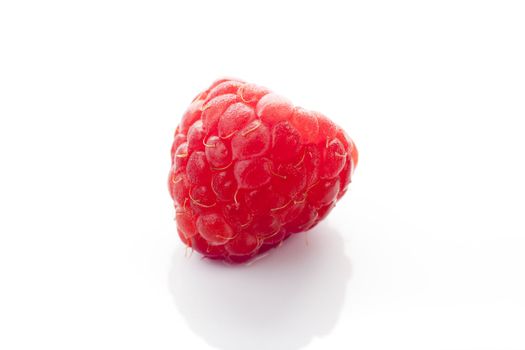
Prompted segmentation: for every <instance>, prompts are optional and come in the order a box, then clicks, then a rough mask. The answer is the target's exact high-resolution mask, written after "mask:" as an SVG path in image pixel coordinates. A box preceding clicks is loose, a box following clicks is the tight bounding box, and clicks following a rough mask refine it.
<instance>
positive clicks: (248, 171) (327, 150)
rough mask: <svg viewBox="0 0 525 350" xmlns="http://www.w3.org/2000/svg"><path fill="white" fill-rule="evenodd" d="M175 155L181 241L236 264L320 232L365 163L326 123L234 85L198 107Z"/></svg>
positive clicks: (223, 84)
mask: <svg viewBox="0 0 525 350" xmlns="http://www.w3.org/2000/svg"><path fill="white" fill-rule="evenodd" d="M171 156H172V157H171V159H172V166H171V170H170V174H169V189H170V193H171V196H172V198H173V200H174V202H175V208H176V221H177V229H178V232H179V236H180V238H181V240H182V241H183V242H184V243H185V244H186V245H188V246H190V247H192V248H193V249H195V250H197V251H198V252H200V253H201V254H203V255H204V256H206V257H209V258H213V259H225V260H227V261H230V262H242V261H246V260H248V259H250V258H252V257H254V256H255V255H257V254H260V253H262V252H265V251H267V250H268V249H271V248H273V247H275V246H277V245H279V244H280V243H281V242H282V241H283V240H285V239H286V238H288V237H289V236H290V235H291V234H292V233H297V232H302V231H306V230H309V229H310V228H312V227H313V226H315V225H316V224H317V223H318V222H319V221H321V220H322V219H324V218H325V217H326V216H327V215H328V213H329V212H330V211H331V210H332V208H333V207H334V206H335V203H336V202H337V201H338V200H339V199H340V198H341V197H342V196H343V194H344V193H345V192H346V190H347V187H348V184H349V183H350V178H351V175H352V173H353V171H354V168H355V166H356V164H357V149H356V147H355V145H354V143H353V142H352V140H351V139H350V138H349V137H348V136H347V135H346V133H345V132H344V131H343V130H342V129H341V128H339V127H338V126H336V125H335V124H334V123H333V122H332V121H330V120H329V119H327V118H326V117H325V116H324V115H322V114H320V113H318V112H312V111H307V110H305V109H302V108H300V107H294V106H293V105H292V104H291V103H290V101H288V100H287V99H285V98H283V97H281V96H279V95H276V94H274V93H271V92H270V91H269V90H267V89H266V88H263V87H260V86H257V85H254V84H248V83H244V82H242V81H239V80H230V79H222V80H218V81H216V82H215V83H213V84H212V85H211V86H210V87H209V88H208V89H207V90H206V91H204V92H202V93H200V94H199V95H198V96H197V97H196V98H195V99H194V100H193V102H192V103H191V104H190V106H189V108H188V110H187V111H186V113H185V114H184V116H183V117H182V120H181V122H180V124H179V126H178V127H177V129H176V131H175V140H174V142H173V147H172V151H171Z"/></svg>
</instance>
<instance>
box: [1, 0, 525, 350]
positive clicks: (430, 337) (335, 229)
mask: <svg viewBox="0 0 525 350" xmlns="http://www.w3.org/2000/svg"><path fill="white" fill-rule="evenodd" d="M524 19H525V8H524V3H523V2H522V1H502V0H498V1H458V0H453V1H448V0H445V1H406V0H405V1H358V2H356V1H348V2H347V1H340V2H330V1H322V2H315V3H313V2H308V1H297V2H291V1H261V2H248V1H238V2H230V1H206V2H205V1H180V2H176V1H165V2H159V1H107V0H104V1H83V2H80V1H9V0H7V1H5V0H4V1H2V2H1V3H0V164H1V170H0V348H1V349H6V350H8V349H9V350H14V349H58V350H61V349H68V350H69V349H112V350H113V349H128V350H132V349H222V350H230V349H231V350H241V349H243V350H244V349H255V350H260V349H277V350H279V349H283V350H284V349H286V350H296V349H299V348H304V349H358V350H360V349H403V350H411V349H414V350H415V349H418V350H420V349H427V350H432V349H450V350H456V349H498V350H502V349H525V281H524V276H525V273H524V269H525V223H524V209H525V203H524V202H525V200H524V198H525V185H524V183H525V181H524V180H525V167H524V156H523V152H524V150H525V138H524V135H525V128H524V126H523V120H524V118H525V20H524ZM224 75H227V76H236V77H239V78H242V79H245V80H247V81H250V82H255V83H258V84H261V85H265V86H268V87H269V88H271V89H273V90H274V91H276V92H279V93H282V94H283V95H285V96H287V97H289V98H290V99H292V100H293V101H294V102H295V103H296V104H298V105H301V106H304V107H306V108H310V109H316V110H320V111H322V112H324V113H325V114H326V115H328V116H330V117H331V118H332V119H333V120H334V121H336V122H337V123H338V124H340V125H341V126H342V127H344V128H345V129H346V130H347V131H348V133H349V134H350V135H351V136H352V137H353V138H354V140H355V142H356V143H357V146H358V148H359V150H360V156H361V157H360V164H359V165H358V168H357V172H356V174H355V177H354V181H353V184H352V188H351V191H350V192H349V193H348V195H347V196H345V198H344V199H343V200H342V201H341V202H340V203H339V205H338V207H337V208H336V209H335V210H334V211H333V212H332V214H331V215H330V216H329V218H328V219H327V220H326V221H325V222H323V223H322V224H321V225H319V226H318V228H316V229H314V230H313V231H312V232H310V233H308V234H307V235H306V236H305V235H298V236H296V237H295V239H292V240H290V241H289V242H288V243H287V244H286V245H285V246H283V247H282V248H281V249H279V250H277V251H274V252H273V253H272V254H271V255H270V256H269V257H267V258H265V259H264V260H261V261H259V262H257V263H255V264H253V265H252V266H249V267H225V266H222V265H217V264H210V263H207V262H206V261H203V260H201V259H200V258H199V256H198V254H196V253H195V254H193V256H191V258H185V257H184V248H183V246H182V244H181V243H180V242H179V240H178V237H177V235H176V232H175V224H174V222H173V220H172V217H173V208H172V203H171V199H170V197H169V195H168V191H167V188H166V180H167V174H168V170H169V166H170V160H169V151H170V145H171V141H172V136H173V131H174V129H175V126H176V124H177V123H178V120H179V118H180V116H181V115H182V113H183V112H184V110H185V108H186V106H187V105H188V104H189V102H190V100H191V99H192V98H193V96H194V95H196V94H197V93H198V92H199V90H201V89H203V88H205V87H206V86H207V85H208V84H210V83H211V82H212V81H213V80H214V79H216V78H217V77H220V76H224ZM306 243H308V244H306Z"/></svg>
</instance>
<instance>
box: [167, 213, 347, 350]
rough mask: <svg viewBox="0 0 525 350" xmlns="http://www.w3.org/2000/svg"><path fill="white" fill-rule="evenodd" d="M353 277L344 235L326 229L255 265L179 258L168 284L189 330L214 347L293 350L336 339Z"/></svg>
mask: <svg viewBox="0 0 525 350" xmlns="http://www.w3.org/2000/svg"><path fill="white" fill-rule="evenodd" d="M307 240H308V244H307ZM350 274H351V272H350V261H349V259H348V257H347V256H346V255H345V253H344V244H343V240H342V238H341V235H340V234H339V233H338V232H337V230H335V229H333V228H331V227H329V226H327V223H321V224H320V225H319V226H317V227H316V228H314V229H313V230H311V231H310V232H308V233H307V236H305V234H304V233H301V234H297V235H295V236H293V237H291V238H290V239H289V240H287V241H286V242H285V243H284V244H283V246H281V247H280V248H277V249H274V250H271V251H270V252H269V255H268V256H266V257H264V258H262V259H261V260H258V261H255V262H254V263H253V264H251V265H226V264H223V263H220V262H216V261H210V260H205V259H201V257H200V256H199V254H197V253H194V254H193V256H192V257H191V258H190V259H188V258H185V257H184V256H181V255H180V254H178V253H177V254H176V255H175V257H174V259H173V266H172V270H171V273H170V277H169V283H170V288H171V291H172V293H173V296H174V299H175V303H176V305H177V307H178V309H179V310H180V312H181V314H182V315H183V317H184V318H185V319H186V320H187V322H188V325H189V327H190V328H191V329H192V330H193V331H194V332H195V333H196V334H197V335H199V336H200V337H202V338H203V339H204V340H205V341H206V342H207V343H209V344H210V345H211V346H213V347H217V348H219V349H225V350H226V349H227V350H241V349H242V350H245V349H254V350H258V349H273V350H280V349H283V350H284V349H287V350H290V349H292V350H293V349H299V348H301V347H303V346H305V345H306V344H308V343H309V342H310V341H311V340H312V339H313V338H314V337H320V336H325V335H327V334H329V333H330V331H331V330H332V328H333V327H334V326H335V325H336V323H337V320H338V318H339V313H340V311H341V308H342V304H343V301H344V297H345V290H346V285H347V283H348V280H349V278H350Z"/></svg>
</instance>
